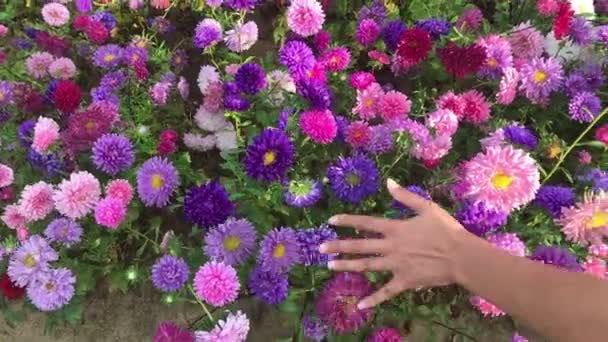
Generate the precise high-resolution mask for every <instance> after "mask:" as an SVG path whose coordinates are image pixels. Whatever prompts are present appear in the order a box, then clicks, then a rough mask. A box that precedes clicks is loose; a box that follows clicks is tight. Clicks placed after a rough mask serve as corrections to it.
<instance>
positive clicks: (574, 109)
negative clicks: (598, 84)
mask: <svg viewBox="0 0 608 342" xmlns="http://www.w3.org/2000/svg"><path fill="white" fill-rule="evenodd" d="M601 110H602V101H601V100H600V98H599V97H597V96H596V95H595V94H593V93H590V92H588V91H583V92H580V93H578V94H576V95H575V96H574V97H573V98H572V99H571V100H570V104H569V105H568V112H569V113H570V117H571V118H572V120H574V121H578V122H591V121H593V119H595V117H596V116H598V114H599V113H600V111H601Z"/></svg>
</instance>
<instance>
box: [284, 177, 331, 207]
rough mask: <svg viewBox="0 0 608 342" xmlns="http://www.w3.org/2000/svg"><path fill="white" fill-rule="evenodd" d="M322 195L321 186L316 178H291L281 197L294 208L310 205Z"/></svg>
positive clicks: (315, 202)
mask: <svg viewBox="0 0 608 342" xmlns="http://www.w3.org/2000/svg"><path fill="white" fill-rule="evenodd" d="M322 196H323V187H322V185H321V183H320V182H319V181H317V180H311V179H303V180H292V181H291V182H289V185H288V186H287V187H286V189H285V193H284V194H283V199H284V200H285V203H286V204H287V205H289V206H292V207H295V208H306V207H312V206H314V205H315V204H317V202H318V201H319V200H320V199H321V197H322Z"/></svg>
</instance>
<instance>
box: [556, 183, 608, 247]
mask: <svg viewBox="0 0 608 342" xmlns="http://www.w3.org/2000/svg"><path fill="white" fill-rule="evenodd" d="M557 223H558V224H560V225H561V226H562V232H563V233H564V235H566V239H568V240H569V241H574V242H577V243H580V244H583V245H588V244H590V243H593V244H601V243H603V239H604V238H605V237H606V236H608V193H605V192H600V193H597V194H595V195H592V194H586V195H585V197H584V198H583V201H582V202H579V203H577V204H576V205H574V206H573V207H570V208H562V217H561V218H560V219H558V220H557Z"/></svg>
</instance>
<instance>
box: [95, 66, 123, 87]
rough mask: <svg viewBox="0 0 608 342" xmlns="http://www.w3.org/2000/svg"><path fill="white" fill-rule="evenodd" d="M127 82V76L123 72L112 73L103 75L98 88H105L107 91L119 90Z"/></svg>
mask: <svg viewBox="0 0 608 342" xmlns="http://www.w3.org/2000/svg"><path fill="white" fill-rule="evenodd" d="M126 80H127V74H126V73H125V72H124V71H123V70H119V71H114V72H110V73H107V74H105V75H104V76H103V77H102V78H101V81H99V86H100V87H105V88H109V89H113V90H115V89H120V88H121V87H122V86H123V85H124V84H125V82H126Z"/></svg>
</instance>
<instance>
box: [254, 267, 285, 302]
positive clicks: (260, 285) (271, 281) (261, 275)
mask: <svg viewBox="0 0 608 342" xmlns="http://www.w3.org/2000/svg"><path fill="white" fill-rule="evenodd" d="M247 285H248V287H249V290H250V291H251V293H253V295H254V296H255V297H256V298H257V299H259V300H261V301H262V302H264V303H266V304H270V305H277V304H280V303H281V302H283V301H284V300H285V299H286V298H287V294H288V293H289V280H288V279H287V275H284V274H275V273H270V272H265V271H264V270H263V269H262V268H261V267H260V266H257V267H255V268H254V269H253V270H252V271H251V273H249V281H248V282H247Z"/></svg>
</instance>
